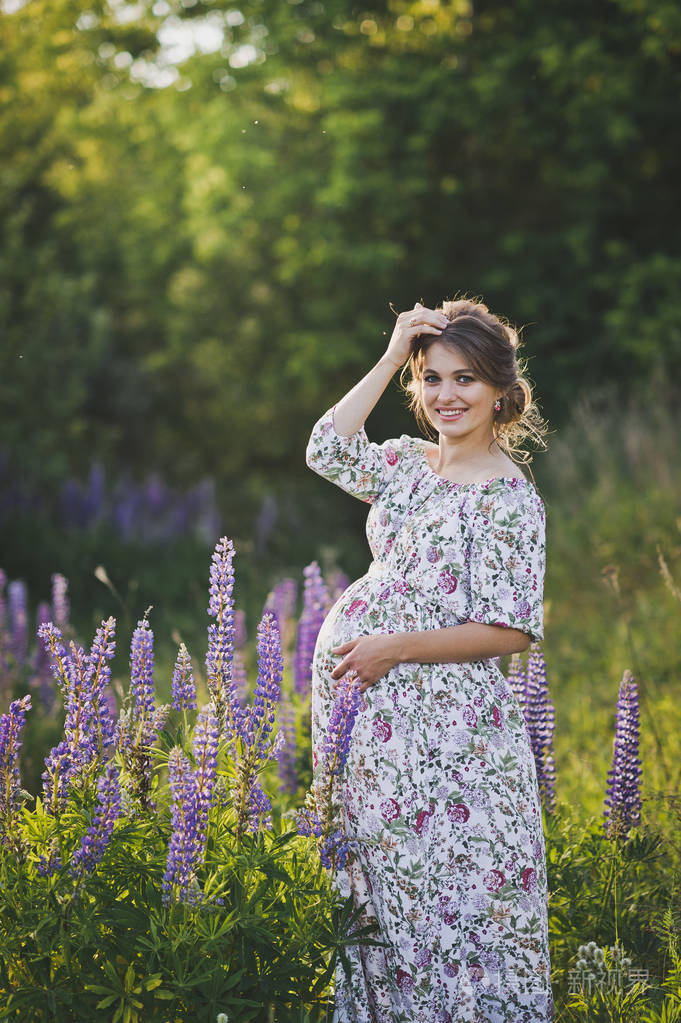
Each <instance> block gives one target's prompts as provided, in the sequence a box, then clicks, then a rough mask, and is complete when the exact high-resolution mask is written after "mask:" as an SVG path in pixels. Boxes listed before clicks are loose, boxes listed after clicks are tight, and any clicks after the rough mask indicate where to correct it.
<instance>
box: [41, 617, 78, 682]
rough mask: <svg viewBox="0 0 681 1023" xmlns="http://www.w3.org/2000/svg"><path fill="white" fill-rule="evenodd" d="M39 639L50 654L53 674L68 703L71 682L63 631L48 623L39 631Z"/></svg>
mask: <svg viewBox="0 0 681 1023" xmlns="http://www.w3.org/2000/svg"><path fill="white" fill-rule="evenodd" d="M38 638H39V639H40V640H42V642H43V644H44V646H45V649H46V650H48V651H49V653H50V656H51V658H52V674H53V676H54V678H55V679H56V681H57V685H58V686H59V689H60V691H61V694H62V697H63V698H64V701H66V697H67V694H68V691H69V688H70V685H71V680H70V678H69V673H68V654H67V653H66V648H65V647H64V644H63V643H62V641H61V640H62V634H61V629H58V628H57V627H56V625H53V624H52V622H47V623H46V624H45V625H41V626H40V628H39V629H38Z"/></svg>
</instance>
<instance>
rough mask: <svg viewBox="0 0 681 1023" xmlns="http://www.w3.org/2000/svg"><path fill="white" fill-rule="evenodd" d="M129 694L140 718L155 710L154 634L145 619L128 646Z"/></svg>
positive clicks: (139, 623) (151, 713)
mask: <svg viewBox="0 0 681 1023" xmlns="http://www.w3.org/2000/svg"><path fill="white" fill-rule="evenodd" d="M130 692H131V693H132V695H133V697H134V700H135V704H136V706H137V709H138V711H139V714H140V715H141V716H142V717H145V718H147V717H151V716H152V715H153V713H154V711H155V710H156V693H155V690H154V634H153V632H152V631H151V629H150V628H149V622H148V621H147V620H146V618H142V619H140V621H138V623H137V628H136V629H135V631H134V632H133V634H132V643H131V645H130Z"/></svg>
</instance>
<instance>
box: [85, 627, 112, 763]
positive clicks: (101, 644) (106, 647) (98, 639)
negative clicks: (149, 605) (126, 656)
mask: <svg viewBox="0 0 681 1023" xmlns="http://www.w3.org/2000/svg"><path fill="white" fill-rule="evenodd" d="M115 630H116V619H115V618H111V617H110V618H107V619H106V621H103V622H102V624H101V625H100V627H99V628H98V629H97V632H96V633H95V638H94V640H93V641H92V647H91V648H90V653H89V655H88V668H87V687H88V693H87V694H86V699H88V700H89V701H90V705H91V707H92V715H93V718H94V725H95V730H96V732H97V739H98V743H99V752H100V755H101V754H102V753H103V754H108V753H110V752H111V750H112V748H113V745H114V741H115V733H116V722H115V720H114V717H113V716H112V714H111V712H110V708H109V698H108V696H107V687H108V685H109V681H110V679H111V668H110V666H109V663H108V662H109V661H110V660H111V659H112V658H113V656H114V653H115V652H116V641H115V638H114V635H115Z"/></svg>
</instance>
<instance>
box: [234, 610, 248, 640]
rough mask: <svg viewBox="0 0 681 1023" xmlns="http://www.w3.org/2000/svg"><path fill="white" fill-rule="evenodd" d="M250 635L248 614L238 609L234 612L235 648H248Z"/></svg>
mask: <svg viewBox="0 0 681 1023" xmlns="http://www.w3.org/2000/svg"><path fill="white" fill-rule="evenodd" d="M247 639H248V634H247V632H246V612H245V611H242V609H241V608H237V609H236V611H235V612H234V646H235V648H236V649H237V650H242V649H243V648H244V647H245V646H246V640H247Z"/></svg>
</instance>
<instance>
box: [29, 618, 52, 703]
mask: <svg viewBox="0 0 681 1023" xmlns="http://www.w3.org/2000/svg"><path fill="white" fill-rule="evenodd" d="M36 618H37V622H38V629H37V633H38V636H39V637H40V630H41V628H42V626H43V625H47V624H48V623H49V621H50V605H49V604H48V603H46V602H45V601H41V603H40V604H38V609H37V612H36ZM33 673H34V674H33V679H32V684H33V685H34V686H35V687H36V688H37V689H38V691H39V693H40V703H41V705H42V707H43V709H44V710H45V711H48V712H49V711H50V710H52V708H53V707H54V704H55V695H54V677H53V674H52V658H51V656H50V652H49V650H48V649H47V648H46V647H45V644H44V643H40V642H39V643H38V644H37V645H36V648H35V654H34V656H33Z"/></svg>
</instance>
